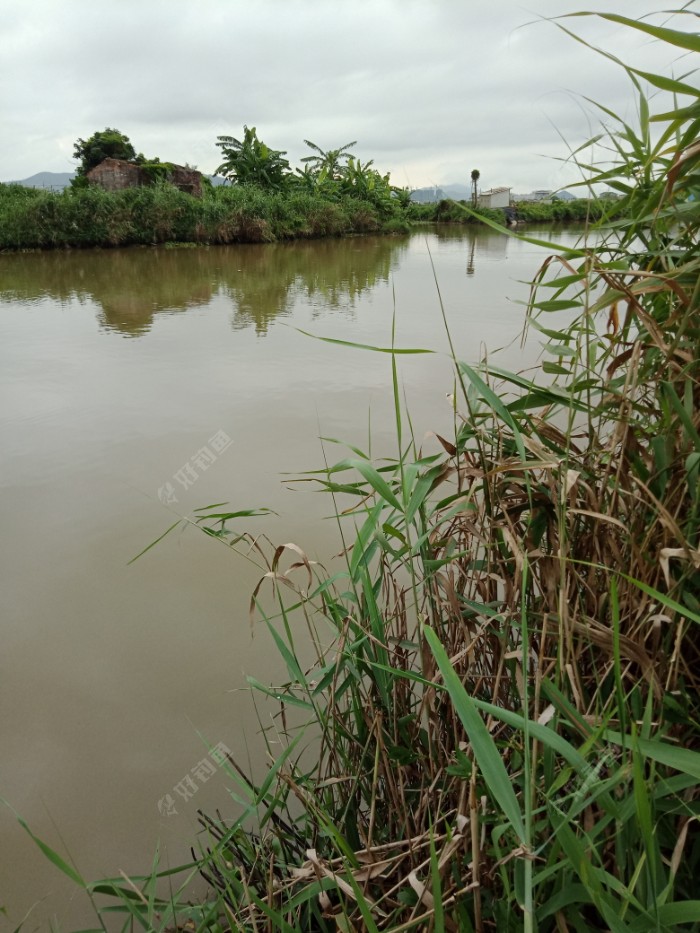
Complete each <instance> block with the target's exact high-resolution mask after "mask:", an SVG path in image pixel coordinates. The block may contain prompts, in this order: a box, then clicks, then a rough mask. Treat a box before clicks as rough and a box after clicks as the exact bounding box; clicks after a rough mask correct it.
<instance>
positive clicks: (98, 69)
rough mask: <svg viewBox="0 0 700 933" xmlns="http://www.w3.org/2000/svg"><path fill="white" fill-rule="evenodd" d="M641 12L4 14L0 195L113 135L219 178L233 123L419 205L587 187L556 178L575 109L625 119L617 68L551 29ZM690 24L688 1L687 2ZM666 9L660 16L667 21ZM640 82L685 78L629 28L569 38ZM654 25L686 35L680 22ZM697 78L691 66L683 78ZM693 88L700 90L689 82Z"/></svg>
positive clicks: (23, 7) (541, 6)
mask: <svg viewBox="0 0 700 933" xmlns="http://www.w3.org/2000/svg"><path fill="white" fill-rule="evenodd" d="M664 6H665V5H663V4H661V3H660V2H658V0H657V2H647V0H608V2H604V3H600V2H595V0H580V2H572V0H530V2H526V3H519V2H511V0H199V2H195V0H60V2H57V0H0V14H1V16H0V22H1V23H2V39H1V41H0V127H1V128H2V129H1V135H0V180H3V181H10V180H14V179H23V178H26V177H29V176H30V175H33V174H34V173H36V172H39V171H53V172H66V171H72V170H73V169H74V168H75V166H76V163H75V161H74V159H73V158H72V156H73V146H74V144H75V142H76V140H77V139H78V138H83V139H86V138H87V137H89V136H91V135H92V134H93V133H94V132H96V131H97V130H103V129H105V128H106V127H108V126H109V127H115V128H117V129H119V130H120V131H121V132H122V133H125V134H126V135H127V136H128V137H129V139H130V140H131V142H132V143H133V145H134V147H135V148H136V150H137V151H138V152H143V153H144V154H145V155H146V156H147V157H149V158H153V157H155V156H158V157H159V158H161V159H163V160H167V161H170V162H176V163H180V164H185V163H188V164H190V165H196V166H197V167H198V168H199V169H200V170H201V171H204V172H208V173H212V172H213V171H214V169H215V168H216V166H217V165H218V164H219V162H220V161H221V159H220V158H219V150H218V149H217V148H216V138H217V136H220V135H231V136H235V137H241V136H242V133H243V126H244V124H247V125H249V126H255V127H257V130H258V136H259V137H260V138H261V139H262V140H264V141H265V142H266V143H267V144H268V145H270V146H272V147H273V148H275V149H282V150H286V151H287V153H288V156H287V157H288V158H289V160H290V161H291V163H292V165H293V166H296V165H299V159H300V158H301V157H302V156H303V155H308V154H309V153H310V150H309V149H308V148H307V147H306V146H305V145H304V142H303V141H304V140H305V139H309V140H312V141H313V142H315V143H316V144H318V145H319V146H320V147H321V148H322V149H331V148H338V147H340V146H342V145H344V144H345V143H347V142H350V141H352V140H357V145H356V147H355V153H356V155H357V156H359V157H360V158H361V159H362V160H363V161H365V160H367V159H374V163H375V167H376V168H378V169H380V170H381V171H382V172H386V171H390V172H391V180H392V183H393V184H396V185H400V186H407V187H410V188H418V187H423V186H430V185H442V184H449V183H463V184H468V183H469V176H470V174H471V171H472V169H474V168H477V169H479V171H480V172H481V187H482V188H484V189H485V188H489V187H496V186H500V185H507V186H509V187H511V188H513V189H514V191H516V192H521V191H522V192H526V191H530V190H533V189H535V188H549V189H557V188H562V187H565V186H566V185H568V184H570V183H571V182H573V181H576V180H577V179H578V178H579V175H578V173H577V170H576V169H575V167H573V166H572V165H571V164H570V163H568V164H567V162H566V161H565V160H566V158H567V155H568V152H569V150H570V149H575V148H576V147H577V146H579V145H580V144H581V143H582V142H584V140H586V139H587V138H589V137H590V136H592V135H593V134H594V133H596V132H597V131H598V130H599V128H600V122H601V113H600V111H598V110H596V108H595V107H594V106H593V105H592V104H590V103H589V102H587V101H586V100H585V98H586V97H588V98H592V99H593V100H595V101H597V102H599V103H602V104H604V105H605V106H607V107H608V108H610V109H611V110H613V111H615V112H616V113H618V114H620V115H622V116H624V117H626V118H627V119H628V120H634V118H635V113H636V100H635V97H634V94H633V90H632V86H631V84H630V81H629V79H628V78H627V76H626V75H625V73H624V71H623V69H621V68H620V67H619V66H617V65H615V64H613V63H612V62H610V61H609V60H607V59H605V58H602V57H601V56H599V55H597V54H596V53H595V52H593V51H591V50H590V49H589V48H586V47H585V46H584V45H582V44H581V43H579V42H577V41H575V40H574V39H573V38H570V37H569V36H567V35H566V34H565V33H564V32H562V30H561V29H560V28H558V27H557V26H556V25H555V24H554V23H552V22H550V21H546V19H543V17H553V16H561V15H562V14H564V13H567V12H574V11H576V10H580V9H587V10H599V11H605V12H608V13H620V14H622V15H627V16H631V17H633V18H635V19H639V18H641V17H642V16H644V15H645V14H647V13H650V14H653V13H654V11H656V10H661V9H663V8H664ZM690 7H691V9H694V10H695V11H697V9H698V7H697V3H696V2H695V3H691V4H690ZM666 9H668V6H666ZM560 22H562V24H563V25H566V26H567V27H568V28H571V29H573V30H575V31H576V32H577V34H578V35H580V36H581V37H584V38H585V39H586V40H587V41H589V42H591V43H593V44H595V45H597V46H599V47H601V48H603V49H605V50H606V51H608V52H611V53H612V54H614V55H617V56H618V57H619V58H621V59H623V60H624V61H626V62H628V63H631V64H634V65H637V66H638V67H641V68H643V69H645V70H647V71H659V72H660V73H664V74H669V75H670V74H675V75H680V74H683V73H685V72H687V71H689V70H690V68H691V67H692V65H691V63H690V62H689V59H688V58H687V57H686V58H685V59H682V60H674V59H678V55H677V54H676V55H675V56H674V55H672V54H671V52H670V51H669V49H668V48H665V47H663V46H662V44H660V43H658V42H656V41H654V40H653V39H651V38H650V37H648V36H644V35H642V34H640V33H638V32H636V31H635V30H631V29H629V28H625V27H622V26H619V25H617V24H614V23H610V22H607V21H603V20H600V19H599V18H597V17H596V18H576V19H568V20H565V21H561V20H560ZM649 22H653V23H655V24H657V25H660V24H662V23H666V24H667V25H672V26H673V25H675V26H676V27H677V28H683V29H686V30H687V29H689V28H690V27H689V24H688V17H685V18H683V21H682V22H680V21H678V20H676V21H673V20H672V19H671V18H670V17H669V14H664V15H660V14H657V15H655V16H652V18H651V19H650V20H649ZM693 64H695V63H693ZM691 80H695V79H691Z"/></svg>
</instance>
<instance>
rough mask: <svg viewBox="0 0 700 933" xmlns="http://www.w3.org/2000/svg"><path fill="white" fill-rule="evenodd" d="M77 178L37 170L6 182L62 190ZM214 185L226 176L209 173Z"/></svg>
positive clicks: (72, 175)
mask: <svg viewBox="0 0 700 933" xmlns="http://www.w3.org/2000/svg"><path fill="white" fill-rule="evenodd" d="M72 178H75V172H37V173H36V175H31V176H30V177H29V178H22V179H17V180H13V181H8V182H5V184H8V185H23V186H24V187H25V188H46V189H47V190H49V191H62V190H63V189H64V188H67V187H68V185H69V184H70V183H71V179H72ZM206 178H208V179H209V181H210V182H211V183H212V185H223V184H225V182H226V179H225V178H221V177H219V176H218V175H207V176H206Z"/></svg>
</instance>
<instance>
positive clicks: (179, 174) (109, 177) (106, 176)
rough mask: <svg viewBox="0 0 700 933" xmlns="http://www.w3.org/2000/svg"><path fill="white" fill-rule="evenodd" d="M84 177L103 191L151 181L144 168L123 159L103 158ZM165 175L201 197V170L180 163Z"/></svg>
mask: <svg viewBox="0 0 700 933" xmlns="http://www.w3.org/2000/svg"><path fill="white" fill-rule="evenodd" d="M86 177H87V179H88V181H89V182H91V183H92V184H95V185H100V187H101V188H104V189H105V191H123V190H124V189H125V188H139V187H141V186H142V185H149V184H151V183H152V179H151V176H150V175H149V174H148V172H146V170H145V169H144V168H142V167H141V166H140V165H136V164H135V163H134V162H126V161H125V160H123V159H104V161H102V162H100V164H99V165H96V166H95V167H94V168H91V169H90V171H89V172H88V173H87V176H86ZM166 177H167V180H168V181H169V182H170V183H171V184H172V185H175V187H176V188H179V189H180V191H184V192H186V193H187V194H191V195H193V196H194V197H196V198H201V196H202V173H201V172H198V171H197V170H196V169H192V168H184V166H182V165H173V166H172V167H171V168H170V169H169V171H168V173H167V176H166Z"/></svg>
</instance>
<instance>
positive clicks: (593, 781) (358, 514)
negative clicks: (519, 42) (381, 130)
mask: <svg viewBox="0 0 700 933" xmlns="http://www.w3.org/2000/svg"><path fill="white" fill-rule="evenodd" d="M617 20H620V18H619V17H618V18H617ZM623 21H624V22H625V23H626V24H627V25H628V26H629V27H630V28H634V29H643V30H645V31H647V32H651V34H652V35H654V36H655V37H656V38H658V39H660V40H662V41H664V42H667V43H669V44H670V45H671V46H672V47H675V48H681V49H682V48H687V47H688V43H691V42H692V43H695V46H696V47H697V46H698V42H697V40H696V39H695V38H694V37H693V36H692V35H690V34H688V33H684V32H680V31H675V30H671V29H669V28H665V29H663V30H655V28H654V27H651V26H648V25H646V24H645V23H637V22H635V21H631V20H623ZM696 50H700V49H698V48H696ZM628 72H629V74H630V78H631V79H632V81H633V82H634V83H635V85H636V86H637V87H638V89H639V93H640V126H639V128H638V129H637V130H633V129H632V128H631V127H630V126H629V124H628V123H623V122H622V121H619V122H618V123H617V124H616V125H615V126H614V127H612V128H611V129H609V131H608V132H609V136H608V139H609V142H610V144H611V146H612V149H613V152H614V153H615V155H614V158H613V160H612V163H611V165H610V166H606V167H605V169H600V168H599V169H592V168H590V167H588V168H587V172H588V174H589V178H590V180H591V182H593V183H595V182H597V181H603V180H605V181H606V182H607V183H609V184H612V185H614V186H617V187H618V190H620V191H621V193H623V195H624V201H623V211H622V214H621V216H620V218H619V219H618V220H616V221H614V222H612V223H608V224H607V225H606V226H605V227H601V228H599V229H598V230H597V231H595V232H594V235H593V236H592V237H591V239H590V240H589V241H588V242H583V243H582V244H581V246H580V247H579V248H577V249H567V250H557V249H553V251H552V254H551V255H550V256H549V258H548V259H547V260H546V261H545V262H544V263H543V265H542V267H541V269H540V270H539V272H538V274H537V275H536V276H535V278H534V279H533V282H532V290H531V297H530V302H529V309H528V318H527V326H528V327H529V328H530V329H534V330H537V331H539V332H541V333H542V334H543V335H544V337H545V339H546V343H545V353H544V360H543V362H542V364H541V370H540V372H539V373H537V374H535V375H534V376H532V375H523V374H518V373H510V372H505V371H502V370H499V369H497V368H495V367H493V366H491V367H486V366H482V367H475V366H472V365H469V364H467V363H464V362H461V361H458V360H457V358H456V357H455V365H456V386H457V391H456V393H455V398H456V399H457V400H456V401H455V431H454V436H452V437H451V438H450V439H446V438H442V437H441V438H439V441H440V444H441V447H442V452H441V453H440V454H426V453H424V452H423V451H422V450H421V449H420V448H419V447H418V446H417V444H416V443H415V440H414V438H413V437H412V434H411V430H410V421H408V420H407V417H406V413H405V412H404V411H403V410H402V407H401V404H400V400H399V396H400V393H399V379H398V371H397V361H398V358H399V356H400V354H401V351H400V350H398V349H396V348H395V347H394V346H393V344H392V346H391V347H390V348H385V349H386V350H388V353H389V358H390V360H391V366H392V373H393V386H394V393H395V412H396V433H397V451H398V453H397V456H396V458H395V459H393V460H391V461H383V462H381V463H374V462H372V460H371V459H370V458H369V456H368V455H367V454H365V453H364V452H363V451H361V450H358V449H353V450H352V452H351V456H349V457H346V458H343V459H341V460H339V461H337V462H328V463H326V465H325V466H324V468H323V469H322V470H320V471H319V472H318V473H316V474H313V475H311V476H309V477H306V479H309V480H311V481H313V482H316V483H317V484H319V486H320V487H321V488H322V489H324V490H325V491H326V492H327V493H328V494H329V495H330V496H332V497H333V499H334V502H335V504H336V514H337V518H338V524H339V529H340V534H341V536H342V539H343V553H344V556H345V562H344V565H343V567H342V569H340V570H334V569H331V568H329V569H327V570H326V569H325V568H323V567H322V566H320V565H316V564H313V563H312V562H310V561H309V560H308V558H307V557H306V555H305V554H304V553H303V551H302V550H301V549H300V548H298V547H297V546H295V545H291V546H290V545H285V546H281V547H279V548H275V549H272V550H271V551H270V553H269V554H266V552H265V551H264V549H263V548H262V546H261V544H260V542H259V541H257V540H252V539H251V544H252V545H253V546H254V547H255V548H256V550H257V553H258V554H259V555H260V557H261V559H263V560H264V561H265V562H266V565H265V574H264V576H263V578H262V580H261V582H260V586H259V587H258V589H257V590H256V593H255V594H254V598H253V609H255V608H256V606H257V609H258V611H259V613H260V614H261V615H262V618H263V619H264V622H265V624H266V625H267V627H268V628H269V631H270V635H271V637H272V639H273V641H274V642H275V644H276V646H277V648H278V650H279V652H280V654H281V656H282V657H283V659H284V661H285V663H286V666H287V669H288V678H287V681H286V683H284V684H280V685H277V686H274V687H271V686H266V685H263V684H261V683H259V682H258V681H255V680H252V679H251V685H252V687H253V688H254V690H255V691H256V692H258V693H259V694H262V695H263V696H265V697H267V698H268V699H269V701H270V702H272V703H274V704H276V705H277V708H278V710H279V712H278V715H277V718H276V721H275V731H274V733H273V732H272V731H271V730H268V729H266V730H264V731H263V735H264V737H265V739H266V740H267V742H268V750H269V752H270V759H271V766H270V769H269V771H268V773H267V774H266V775H265V776H264V778H263V780H262V782H261V783H260V782H257V781H254V780H253V779H252V778H251V777H250V776H247V775H246V774H245V773H244V772H243V770H241V769H239V768H238V766H237V765H236V764H235V763H234V762H231V775H232V777H234V778H235V779H236V781H237V784H238V791H237V800H238V803H239V806H240V812H239V815H238V816H237V817H236V818H235V819H234V820H233V821H228V820H226V819H223V818H222V817H221V816H220V815H218V814H217V815H216V817H215V818H214V817H213V816H209V817H206V816H203V817H202V823H203V827H204V830H205V831H206V833H205V836H204V841H203V842H202V847H203V849H204V851H203V854H200V856H198V857H196V858H195V860H194V861H193V866H194V867H195V868H196V869H197V870H199V871H200V872H201V873H202V875H203V876H204V877H205V878H206V879H207V880H208V881H209V882H210V884H211V886H212V889H213V892H214V894H213V895H212V898H211V900H210V901H209V902H208V903H207V904H206V905H203V906H199V907H196V908H194V907H189V908H187V909H183V912H182V914H181V916H182V917H183V918H186V919H189V920H190V921H191V922H192V923H194V924H195V925H196V927H197V928H198V929H212V930H214V929H216V930H224V929H225V930H229V929H231V930H246V931H248V930H250V931H255V930H287V931H289V930H318V931H326V930H327V931H331V930H346V931H349V930H368V931H378V930H391V931H394V933H398V931H404V930H411V929H415V930H466V931H470V930H474V931H487V930H489V931H490V930H497V931H508V930H513V931H515V930H526V931H532V930H558V931H567V930H574V931H589V930H611V931H614V933H636V931H640V933H642V931H648V930H657V931H671V930H678V929H697V928H698V925H700V901H698V899H697V878H698V877H700V836H699V835H698V833H697V830H696V826H697V820H698V815H699V813H700V799H699V798H700V792H699V788H700V727H699V725H698V724H699V723H700V692H699V690H698V688H699V687H700V683H699V675H698V670H700V664H699V662H700V636H699V634H698V633H699V632H700V629H699V628H698V626H699V625H700V550H699V545H700V414H699V411H700V406H699V402H700V354H698V340H699V337H700V332H699V328H698V305H699V298H700V285H699V284H698V283H699V281H700V277H699V275H698V273H699V271H700V256H699V254H698V246H697V239H698V231H699V227H700V208H699V207H698V193H700V148H699V147H698V144H697V138H698V135H699V134H698V130H699V129H700V109H699V108H700V104H699V102H698V96H699V95H698V92H696V91H691V90H688V86H687V85H683V84H682V83H681V82H677V81H675V80H672V79H669V78H665V77H664V78H662V77H661V76H658V77H657V76H653V75H646V76H645V80H646V81H649V82H650V83H652V84H654V83H655V81H656V84H657V85H660V86H662V87H664V89H665V90H671V91H674V92H676V93H677V94H678V95H681V94H682V95H686V96H687V95H690V96H691V104H690V105H689V106H685V105H683V106H681V105H675V106H673V107H671V109H668V110H667V111H664V112H660V113H658V114H656V115H655V116H650V109H649V102H648V100H647V98H646V96H645V95H644V93H643V92H642V88H641V86H640V84H639V82H638V79H637V76H636V75H635V73H634V72H633V71H632V70H631V69H628ZM606 113H607V114H608V116H610V112H609V111H606ZM652 127H655V128H656V131H655V132H653V133H652V131H651V128H652ZM584 167H585V166H584ZM532 242H535V243H539V242H540V241H536V240H533V241H532ZM552 246H554V244H552ZM413 352H415V351H413ZM200 521H202V523H203V524H204V525H205V527H206V528H207V530H208V532H209V534H214V535H215V536H217V537H219V538H225V536H226V533H227V527H226V517H225V516H221V515H219V516H218V520H217V521H216V522H214V521H213V520H212V521H210V522H208V523H207V521H206V519H204V520H202V519H200ZM236 540H240V539H236ZM263 584H265V585H271V586H272V587H273V591H274V595H275V598H276V601H277V604H276V609H275V610H274V612H271V611H269V610H267V611H266V610H265V609H264V607H263V603H262V600H260V599H259V597H260V594H261V592H262V590H261V588H262V586H263ZM301 625H303V626H305V628H304V632H305V634H304V636H303V637H301V636H299V635H298V634H295V633H299V631H300V627H301ZM306 632H308V637H307V635H306ZM309 645H311V646H313V648H314V649H315V660H313V661H312V662H311V663H309V660H308V654H309ZM280 742H281V744H282V747H283V751H282V753H281V754H280V753H279V744H278V743H280ZM251 821H254V823H255V826H254V829H253V830H251ZM155 882H156V876H155V873H154V876H152V877H151V878H149V879H140V880H139V879H134V880H133V883H134V884H138V885H140V890H141V892H142V895H141V899H140V900H139V899H138V898H137V897H135V896H134V894H133V887H131V888H127V887H126V886H125V885H123V884H122V883H121V882H110V888H109V892H108V891H107V888H105V887H104V884H105V883H102V884H103V887H102V888H98V887H96V886H93V887H92V888H91V890H92V891H93V893H95V892H98V891H99V890H101V891H102V892H103V893H111V894H112V895H115V896H121V897H122V899H123V902H124V903H123V908H122V909H123V911H124V913H125V914H126V916H127V919H129V918H132V919H134V920H135V921H137V922H139V923H141V924H142V925H144V926H147V927H148V928H149V929H150V928H158V929H165V928H167V926H168V924H172V922H173V918H174V916H176V915H177V910H176V909H175V908H174V907H172V906H171V907H168V906H167V904H166V905H163V904H161V905H160V906H159V907H158V909H157V910H156V909H155V908H154V907H153V904H154V895H153V894H152V891H153V890H154V886H155ZM149 905H150V906H149Z"/></svg>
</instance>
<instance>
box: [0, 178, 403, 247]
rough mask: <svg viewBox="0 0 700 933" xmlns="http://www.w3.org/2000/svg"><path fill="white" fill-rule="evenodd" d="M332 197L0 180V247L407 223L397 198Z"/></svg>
mask: <svg viewBox="0 0 700 933" xmlns="http://www.w3.org/2000/svg"><path fill="white" fill-rule="evenodd" d="M333 195H334V196H333V197H328V196H326V194H324V193H323V192H322V191H319V192H307V191H304V190H303V189H302V188H301V187H300V186H296V187H292V188H290V189H289V190H285V191H266V190H263V189H262V188H259V187H257V186H256V185H232V186H221V187H218V188H213V187H209V188H206V189H205V192H204V195H203V197H202V198H195V197H193V196H191V195H189V194H187V193H185V192H183V191H179V190H178V189H177V188H175V187H174V186H173V185H171V184H169V183H168V182H166V181H157V182H156V183H154V184H152V185H148V186H144V187H140V188H131V189H127V190H125V191H115V192H108V191H105V190H103V189H102V188H100V187H98V186H96V185H88V186H81V187H75V188H69V189H66V190H65V191H63V192H60V193H53V192H49V191H39V190H34V189H30V188H23V187H22V186H21V185H2V184H0V249H6V250H16V249H67V248H80V247H90V246H98V247H112V246H131V245H144V246H149V245H154V244H159V243H166V242H190V243H206V244H216V243H268V242H274V241H276V240H285V239H293V238H299V237H323V236H341V235H344V234H351V233H380V232H388V233H393V232H401V231H405V229H406V227H407V219H406V216H407V212H406V208H405V206H404V205H402V203H401V201H400V200H399V199H398V198H388V197H383V198H381V199H380V198H373V197H372V193H371V192H370V193H369V194H368V195H367V196H366V197H364V196H363V197H360V196H358V195H356V194H353V193H352V192H348V193H338V192H336V191H335V190H334V192H333Z"/></svg>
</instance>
